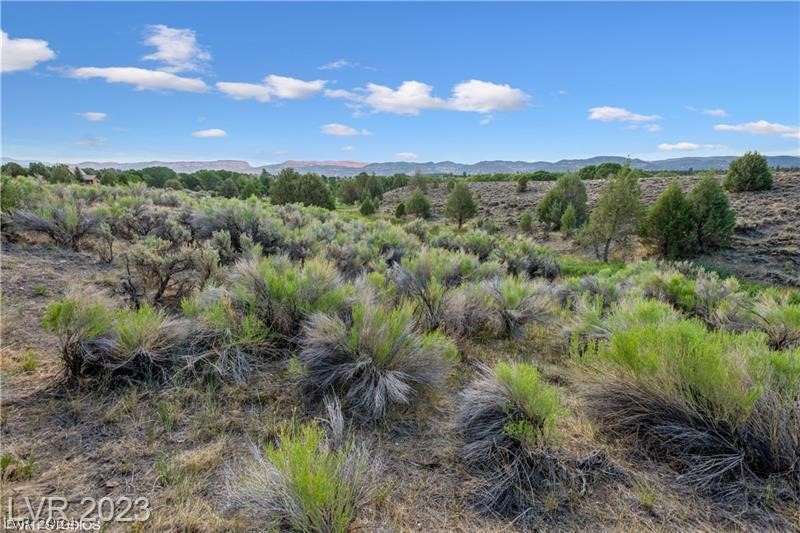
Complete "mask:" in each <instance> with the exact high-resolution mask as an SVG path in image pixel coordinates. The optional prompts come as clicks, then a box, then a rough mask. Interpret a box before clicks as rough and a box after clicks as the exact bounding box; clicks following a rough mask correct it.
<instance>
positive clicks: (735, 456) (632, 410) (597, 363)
mask: <svg viewBox="0 0 800 533" xmlns="http://www.w3.org/2000/svg"><path fill="white" fill-rule="evenodd" d="M584 361H585V362H587V363H589V366H591V367H593V368H594V369H595V371H596V372H597V373H596V377H595V381H594V382H593V384H592V385H591V386H590V387H589V389H588V391H589V392H588V394H587V407H588V409H589V412H590V414H591V415H592V416H593V417H594V418H595V419H596V420H597V421H598V422H599V423H600V426H601V428H602V429H603V430H605V431H607V432H609V433H610V434H612V435H615V436H624V437H634V438H635V440H636V442H637V443H638V444H639V445H640V447H641V448H642V450H643V451H645V452H646V453H648V454H650V455H652V456H653V457H654V458H657V459H659V460H662V461H667V462H668V463H670V464H671V465H672V466H673V467H674V468H675V469H676V470H677V471H678V472H679V473H680V474H681V479H682V480H683V481H685V482H686V483H689V484H691V485H692V486H694V487H696V488H697V489H699V490H700V491H701V492H704V491H705V492H711V493H714V494H718V495H724V496H729V497H735V496H740V495H744V494H747V493H750V496H755V497H763V496H764V495H765V494H766V493H765V490H766V489H765V485H764V483H766V482H767V481H768V480H769V482H770V483H772V482H775V483H778V484H779V485H780V486H781V487H782V488H781V490H786V491H788V492H784V493H782V494H783V495H784V496H786V495H787V494H788V495H789V497H792V498H797V497H798V496H800V475H799V473H798V469H797V466H798V464H800V463H798V460H799V459H800V446H798V442H800V425H799V424H798V423H797V422H798V421H800V406H799V405H798V404H797V398H798V394H799V391H798V388H797V379H796V376H797V374H796V368H795V366H794V365H795V364H796V359H793V358H791V357H790V356H786V357H771V356H770V352H769V350H768V348H767V346H766V337H765V336H764V335H763V334H761V333H757V332H751V333H746V334H734V333H730V332H726V331H712V332H709V331H708V330H707V329H706V328H705V326H704V325H703V324H702V323H701V322H699V321H696V320H680V321H676V322H673V323H666V324H661V325H658V326H655V325H648V326H639V327H633V328H629V329H627V330H622V331H617V332H615V333H614V334H613V335H612V337H611V339H610V341H608V342H604V343H600V345H599V346H598V349H597V350H596V351H595V352H593V353H592V354H591V355H588V356H584ZM749 482H753V483H749Z"/></svg>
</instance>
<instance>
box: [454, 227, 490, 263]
mask: <svg viewBox="0 0 800 533" xmlns="http://www.w3.org/2000/svg"><path fill="white" fill-rule="evenodd" d="M456 242H457V243H458V245H459V246H460V247H461V249H462V250H464V251H465V252H466V253H468V254H472V255H477V256H478V259H480V260H481V261H485V260H486V259H488V257H489V255H490V254H491V253H492V252H493V251H494V249H495V247H496V246H497V237H495V236H494V235H492V234H490V233H487V232H485V231H483V230H471V231H467V232H464V233H462V234H461V235H459V236H458V237H457V239H456Z"/></svg>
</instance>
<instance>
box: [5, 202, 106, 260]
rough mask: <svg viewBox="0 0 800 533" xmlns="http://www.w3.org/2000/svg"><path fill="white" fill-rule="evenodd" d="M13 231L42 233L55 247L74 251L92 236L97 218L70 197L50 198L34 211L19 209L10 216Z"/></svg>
mask: <svg viewBox="0 0 800 533" xmlns="http://www.w3.org/2000/svg"><path fill="white" fill-rule="evenodd" d="M13 225H14V229H15V230H17V231H30V232H36V233H44V234H45V235H47V236H48V237H50V239H52V240H53V242H55V243H56V244H58V245H60V246H64V247H66V248H70V249H71V250H73V251H76V252H77V251H78V250H79V248H80V243H81V241H82V240H84V239H85V238H86V237H88V236H90V235H93V234H94V233H95V232H96V231H97V229H98V227H99V225H100V219H99V218H98V217H97V216H96V215H94V214H93V213H90V212H88V211H87V210H86V208H85V206H84V205H83V203H82V202H81V201H79V200H76V199H74V198H72V197H70V196H65V197H63V198H52V199H51V200H50V201H48V202H44V203H42V204H41V205H40V206H39V208H38V209H36V210H35V211H30V210H28V209H19V210H17V211H15V212H14V215H13Z"/></svg>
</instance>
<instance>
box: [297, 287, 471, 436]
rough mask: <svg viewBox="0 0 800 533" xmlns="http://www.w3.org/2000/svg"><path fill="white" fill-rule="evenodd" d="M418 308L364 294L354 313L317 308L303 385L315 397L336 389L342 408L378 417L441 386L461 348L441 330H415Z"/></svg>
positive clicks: (305, 346) (306, 344) (308, 332)
mask: <svg viewBox="0 0 800 533" xmlns="http://www.w3.org/2000/svg"><path fill="white" fill-rule="evenodd" d="M414 323H415V321H414V308H413V306H412V305H411V304H409V303H401V304H400V305H399V306H397V307H395V308H389V307H386V306H385V305H381V304H379V303H376V302H374V301H371V299H370V298H368V297H364V298H363V299H362V300H361V301H360V302H359V303H357V304H356V305H355V306H354V307H353V310H352V319H351V320H350V321H345V320H344V319H342V318H341V317H339V316H336V315H329V314H322V313H320V314H316V315H314V316H312V317H311V320H310V321H309V323H308V325H307V326H306V328H305V334H304V336H303V339H302V351H301V352H300V356H299V358H300V360H301V361H302V362H303V363H304V364H305V365H306V369H307V374H306V377H305V380H304V385H305V389H306V391H307V392H308V394H309V395H310V396H311V397H312V398H321V397H322V396H323V395H325V394H327V393H330V392H333V393H336V394H337V395H338V396H339V397H340V398H341V400H342V403H343V406H344V408H345V409H346V410H347V411H348V412H350V413H351V414H352V415H353V416H355V417H357V418H359V419H362V420H365V421H377V420H380V419H383V418H384V417H386V416H387V415H388V414H389V413H390V412H392V411H394V410H396V409H397V408H400V407H406V406H410V405H412V404H414V403H415V402H416V400H417V399H418V398H419V396H420V395H421V393H423V392H431V391H436V390H437V389H439V387H441V386H443V384H444V381H445V379H446V377H447V374H448V372H449V369H450V366H451V360H452V359H454V358H455V356H456V354H457V352H456V349H455V347H454V346H453V344H452V343H451V342H450V341H449V340H448V339H447V338H446V337H444V336H443V335H441V334H440V333H438V332H434V333H427V334H424V335H422V334H419V333H417V332H416V331H415V330H414Z"/></svg>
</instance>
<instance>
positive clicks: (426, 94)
mask: <svg viewBox="0 0 800 533" xmlns="http://www.w3.org/2000/svg"><path fill="white" fill-rule="evenodd" d="M432 91H433V87H432V86H430V85H428V84H425V83H421V82H418V81H404V82H403V83H402V84H400V87H398V88H397V89H391V88H389V87H386V86H383V85H378V84H376V83H369V84H367V95H366V96H365V97H364V103H366V104H367V105H368V106H370V107H371V108H372V110H373V111H377V112H380V111H385V112H387V113H396V114H398V115H419V113H420V111H422V110H423V109H436V108H440V109H441V108H444V107H446V102H445V101H444V100H442V99H441V98H436V97H434V96H432V95H431V92H432Z"/></svg>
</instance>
